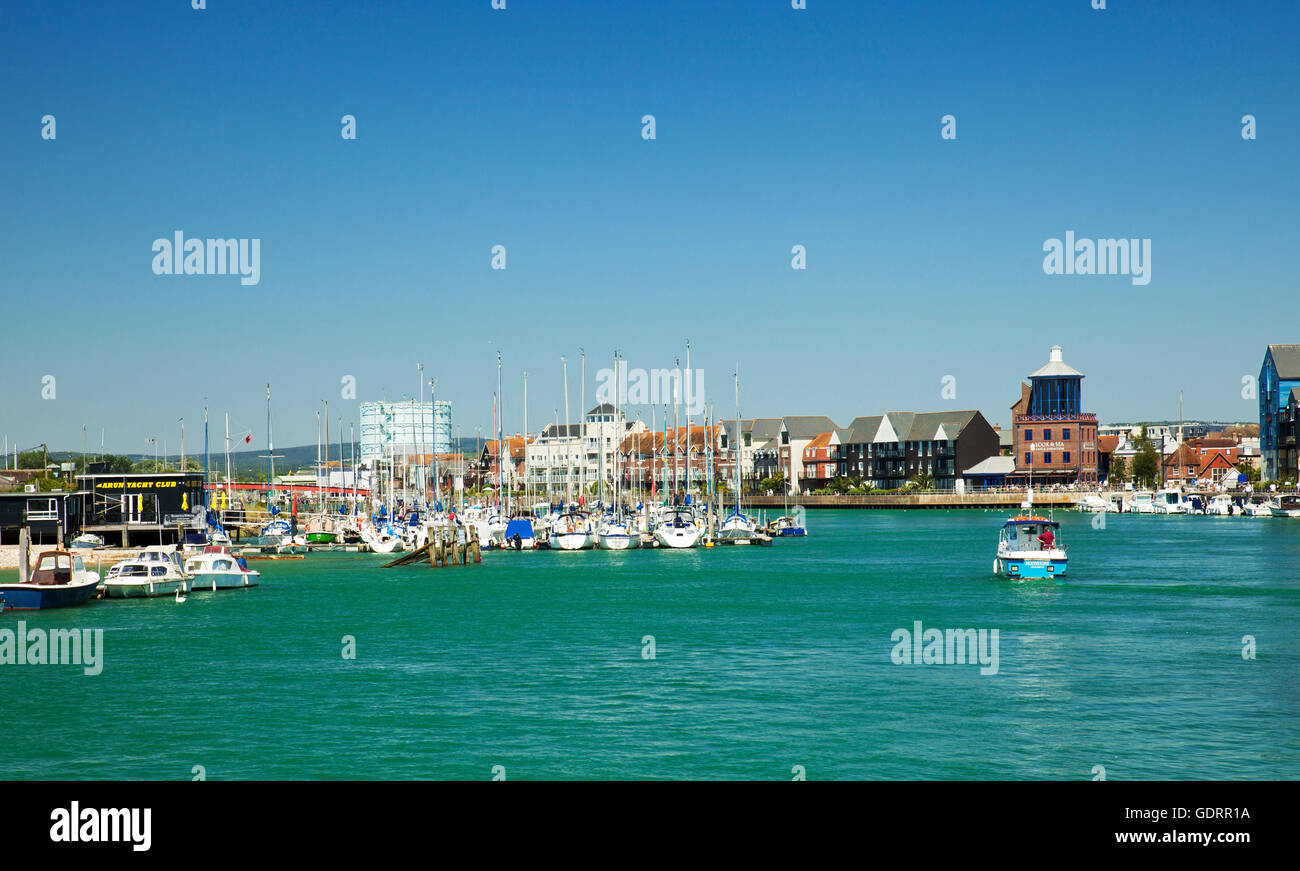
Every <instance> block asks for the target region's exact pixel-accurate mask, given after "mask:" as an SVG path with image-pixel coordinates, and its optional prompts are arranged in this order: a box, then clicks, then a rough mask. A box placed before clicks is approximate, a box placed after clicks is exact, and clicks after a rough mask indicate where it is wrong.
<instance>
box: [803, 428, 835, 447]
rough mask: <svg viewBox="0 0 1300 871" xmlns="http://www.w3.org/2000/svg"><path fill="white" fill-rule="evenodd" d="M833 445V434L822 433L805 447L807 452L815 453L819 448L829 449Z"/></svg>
mask: <svg viewBox="0 0 1300 871" xmlns="http://www.w3.org/2000/svg"><path fill="white" fill-rule="evenodd" d="M830 443H831V434H830V433H828V432H824V433H821V434H820V435H818V436H817V437H816V438H814V439H813V440H812V441H810V442H808V444H806V445H804V450H805V451H815V450H817V449H818V448H825V447H829V446H830Z"/></svg>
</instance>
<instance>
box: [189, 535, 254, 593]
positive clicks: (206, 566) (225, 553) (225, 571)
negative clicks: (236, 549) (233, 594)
mask: <svg viewBox="0 0 1300 871" xmlns="http://www.w3.org/2000/svg"><path fill="white" fill-rule="evenodd" d="M185 571H186V572H187V573H189V574H190V575H191V576H192V577H191V578H190V589H191V590H193V591H195V592H199V591H202V590H212V591H214V592H215V591H217V590H234V589H237V588H239V587H256V586H257V584H258V582H259V581H260V580H261V578H262V576H261V574H260V573H258V572H257V571H255V570H253V569H250V568H247V567H246V566H244V565H241V564H240V562H239V558H238V557H236V556H235V555H234V554H233V553H231V552H230V549H229V548H227V547H222V546H220V545H212V546H209V547H206V548H204V549H203V552H202V553H196V554H194V555H192V556H190V557H189V558H188V559H187V560H185Z"/></svg>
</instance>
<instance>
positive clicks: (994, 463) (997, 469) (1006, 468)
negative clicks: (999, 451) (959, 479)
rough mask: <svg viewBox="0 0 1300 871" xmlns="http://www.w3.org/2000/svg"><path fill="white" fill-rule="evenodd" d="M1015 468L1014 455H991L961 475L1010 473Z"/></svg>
mask: <svg viewBox="0 0 1300 871" xmlns="http://www.w3.org/2000/svg"><path fill="white" fill-rule="evenodd" d="M1015 470H1016V458H1015V457H1001V456H993V457H988V458H987V459H983V460H980V461H979V462H978V463H976V464H975V465H973V466H971V467H970V468H969V469H967V470H966V471H965V472H963V473H962V474H963V475H1010V474H1011V473H1012V472H1014V471H1015Z"/></svg>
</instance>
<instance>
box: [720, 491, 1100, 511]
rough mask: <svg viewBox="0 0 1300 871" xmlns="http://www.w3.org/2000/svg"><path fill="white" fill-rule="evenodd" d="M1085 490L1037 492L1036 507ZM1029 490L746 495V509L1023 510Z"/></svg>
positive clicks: (1071, 499) (1063, 502)
mask: <svg viewBox="0 0 1300 871" xmlns="http://www.w3.org/2000/svg"><path fill="white" fill-rule="evenodd" d="M1083 496H1084V492H1083V491H1060V492H1055V491H1046V492H1040V491H1034V506H1035V507H1042V508H1047V507H1049V506H1050V507H1052V508H1073V507H1074V506H1075V505H1076V504H1077V503H1078V501H1079V500H1080V499H1081V498H1083ZM1024 501H1025V491H1024V490H1023V489H1017V490H1001V491H984V492H979V493H950V492H945V493H937V492H929V493H878V494H870V493H855V494H846V495H842V496H834V495H820V496H783V495H780V494H777V495H775V496H746V497H744V500H743V502H744V504H745V506H746V507H751V508H762V509H773V508H776V509H781V508H788V507H790V506H792V505H795V504H798V505H801V506H803V507H804V508H878V509H895V510H896V509H900V508H1019V507H1020V504H1021V503H1022V502H1024Z"/></svg>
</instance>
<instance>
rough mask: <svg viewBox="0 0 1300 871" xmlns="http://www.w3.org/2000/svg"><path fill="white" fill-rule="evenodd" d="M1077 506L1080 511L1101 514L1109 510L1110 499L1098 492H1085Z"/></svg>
mask: <svg viewBox="0 0 1300 871" xmlns="http://www.w3.org/2000/svg"><path fill="white" fill-rule="evenodd" d="M1077 507H1078V509H1079V510H1080V511H1088V512H1092V513H1093V514H1102V513H1105V512H1107V511H1109V510H1110V500H1109V499H1107V498H1106V497H1104V496H1102V495H1101V494H1100V493H1085V494H1084V495H1083V498H1082V499H1080V500H1079V504H1078V506H1077Z"/></svg>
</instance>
